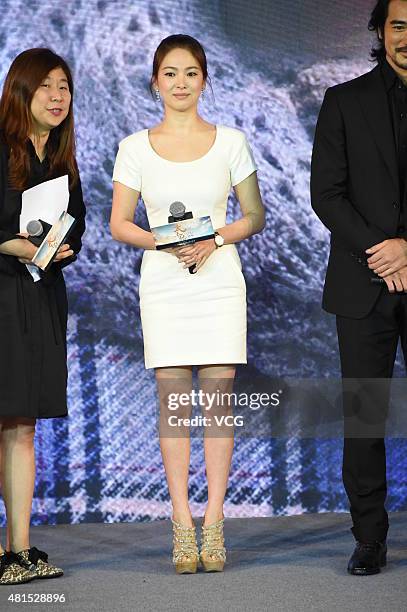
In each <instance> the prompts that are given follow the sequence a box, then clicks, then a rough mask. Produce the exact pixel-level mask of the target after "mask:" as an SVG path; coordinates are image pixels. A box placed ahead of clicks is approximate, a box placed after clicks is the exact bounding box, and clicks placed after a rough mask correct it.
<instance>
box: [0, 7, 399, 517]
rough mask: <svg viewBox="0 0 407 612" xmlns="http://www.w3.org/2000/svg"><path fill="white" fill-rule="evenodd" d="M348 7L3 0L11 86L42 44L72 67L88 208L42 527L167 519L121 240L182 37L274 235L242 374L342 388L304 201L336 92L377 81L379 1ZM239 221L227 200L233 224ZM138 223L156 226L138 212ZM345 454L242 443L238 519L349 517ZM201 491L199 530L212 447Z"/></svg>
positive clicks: (251, 287)
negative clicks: (233, 130) (374, 56)
mask: <svg viewBox="0 0 407 612" xmlns="http://www.w3.org/2000/svg"><path fill="white" fill-rule="evenodd" d="M287 4H288V5H289V7H288V8H287ZM342 5H343V13H342V14H341V15H338V14H337V13H336V11H335V6H334V5H332V3H326V2H315V1H314V0H301V1H300V0H297V1H293V2H290V3H286V2H285V1H284V0H276V1H273V2H272V3H270V2H268V1H267V0H265V1H259V0H252V1H251V2H250V11H249V12H247V10H248V9H247V3H246V2H244V1H234V2H232V1H230V2H229V1H228V0H225V1H220V0H206V2H205V3H202V2H200V1H199V0H176V1H175V0H160V1H159V2H150V1H147V0H137V1H131V0H117V1H110V2H109V1H103V0H98V1H96V0H88V1H87V2H81V0H70V1H69V0H68V1H63V2H62V1H60V0H55V1H50V0H44V1H42V2H36V1H34V0H30V2H28V0H26V1H22V0H20V1H19V0H3V2H2V10H1V11H0V67H1V75H0V76H1V78H2V79H3V78H4V76H5V74H6V72H7V70H8V67H9V65H10V63H11V61H12V59H13V58H14V57H15V56H16V55H17V54H18V53H20V52H21V51H22V50H24V49H26V48H29V47H34V46H49V47H51V48H53V49H54V50H55V51H56V52H58V53H61V54H62V55H64V56H65V57H66V58H67V59H68V61H69V63H70V64H71V66H72V68H73V72H74V78H75V84H76V98H75V113H76V123H77V141H78V161H79V165H80V170H81V176H82V182H83V187H84V193H85V198H86V203H87V207H88V229H87V233H86V238H85V246H84V249H83V251H82V254H81V256H80V259H79V261H78V262H77V263H76V264H75V265H74V266H71V268H69V269H68V270H67V271H66V279H67V284H68V288H69V298H70V313H71V314H70V319H69V330H68V333H69V374H70V377H69V405H70V417H69V419H65V420H61V419H60V420H58V419H56V420H53V421H48V422H39V423H38V429H37V465H38V478H37V484H36V490H35V499H34V515H33V518H34V522H35V523H37V524H38V523H46V522H50V523H58V522H80V521H126V520H146V519H151V518H157V517H167V516H169V513H170V505H169V497H168V492H167V488H166V484H165V479H164V471H163V467H162V463H161V457H160V452H159V444H158V439H157V435H156V404H155V384H154V377H153V373H152V371H149V372H146V371H145V369H144V363H143V346H142V337H141V329H140V320H139V305H138V295H137V286H138V281H139V268H140V260H141V256H142V253H141V252H140V251H137V250H135V249H131V248H130V247H127V246H124V245H120V244H117V243H114V242H113V240H112V239H111V237H110V234H109V228H108V219H109V213H110V205H111V193H112V189H111V173H112V168H113V163H114V159H115V154H116V150H117V144H118V142H119V141H120V140H121V139H122V138H123V137H124V136H126V135H128V134H130V133H131V132H134V131H137V130H140V129H142V128H145V127H149V126H152V125H154V124H155V123H157V122H158V121H159V118H160V114H161V113H160V107H159V105H157V103H155V102H154V101H153V100H152V99H151V97H150V95H149V92H148V81H149V78H150V70H151V64H152V58H153V53H154V50H155V48H156V46H157V44H158V43H159V42H160V40H161V39H162V38H164V37H165V36H167V35H169V34H172V33H178V32H184V33H188V34H191V35H192V36H196V37H197V38H198V39H199V40H200V41H201V42H202V43H203V44H204V46H205V48H206V50H207V55H208V61H209V70H210V74H211V76H212V84H213V89H214V93H215V99H214V100H211V99H210V98H208V97H207V99H206V101H205V102H204V104H203V105H202V107H201V112H202V114H203V116H204V117H205V118H206V119H208V120H209V121H212V122H213V123H219V124H224V125H229V126H232V127H237V128H239V129H242V130H243V131H244V132H245V133H246V135H247V137H248V139H249V141H250V143H251V145H252V149H253V152H254V155H255V158H256V161H257V164H258V166H259V172H258V175H259V180H260V185H261V190H262V193H263V198H264V202H265V204H266V206H267V228H266V230H265V231H264V232H263V233H262V234H261V235H260V236H256V237H254V238H252V239H251V240H249V241H246V242H245V243H244V244H241V245H239V251H240V255H241V258H242V260H243V266H244V272H245V277H246V281H247V289H248V318H249V320H248V325H249V329H248V343H249V345H248V360H249V361H248V366H247V368H243V369H242V370H241V372H240V376H247V377H250V378H253V377H256V376H262V375H268V376H274V377H285V376H290V377H303V378H308V377H314V378H318V377H329V376H339V361H338V354H337V345H336V337H335V329H334V319H333V317H331V316H329V315H327V314H325V313H323V312H322V311H321V308H320V301H321V290H322V282H323V276H324V270H325V264H326V259H327V245H328V233H327V232H326V230H325V229H324V228H323V227H322V226H321V224H320V222H319V221H318V219H316V218H315V216H314V214H313V212H312V210H311V208H310V203H309V195H308V194H309V170H310V154H311V146H312V136H313V129H314V125H315V120H316V116H317V112H318V109H319V106H320V103H321V100H322V96H323V92H324V90H325V89H326V87H327V86H329V85H331V84H334V83H337V82H340V81H344V80H348V79H350V78H352V77H353V76H356V75H357V74H360V73H361V72H364V71H366V70H368V69H369V68H370V67H371V66H370V65H369V62H368V59H367V58H368V51H369V45H370V42H371V41H370V38H369V36H368V34H367V32H366V28H365V24H366V22H367V19H368V14H367V12H368V9H367V8H366V2H365V1H364V0H359V2H355V1H354V0H346V1H343V2H341V6H342ZM238 215H239V209H238V206H237V203H236V201H235V200H234V198H233V197H231V200H230V209H229V220H232V219H234V218H236V217H237V216H238ZM137 222H138V223H141V224H144V225H145V224H146V218H145V213H144V210H143V207H142V206H140V207H139V209H138V212H137ZM396 373H397V374H398V375H400V374H402V370H401V365H400V363H399V364H398V366H397V372H396ZM341 451H342V442H341V441H340V440H339V439H338V440H319V441H318V440H298V439H288V440H267V439H261V438H258V439H253V438H240V439H238V440H237V441H236V445H235V454H234V459H233V465H232V472H231V477H230V486H229V490H228V495H227V501H226V506H225V513H226V516H267V515H273V514H275V515H278V514H293V513H300V512H306V511H310V512H323V511H333V510H345V509H346V508H347V504H346V499H345V495H344V492H343V487H342V483H341V474H340V465H341ZM388 463H389V487H390V491H389V508H390V509H391V510H397V509H400V510H401V509H407V488H406V484H405V479H404V481H403V479H401V478H400V476H399V475H400V474H402V473H404V474H406V473H407V445H406V443H405V441H404V440H391V441H389V443H388ZM190 490H191V499H192V506H193V508H192V509H193V513H194V514H195V515H199V514H203V506H204V503H205V499H206V488H205V471H204V462H203V450H202V441H201V440H200V439H194V440H193V448H192V462H191V478H190ZM0 512H1V513H2V514H1V517H0V518H1V520H2V521H3V522H4V514H3V508H2V506H1V507H0Z"/></svg>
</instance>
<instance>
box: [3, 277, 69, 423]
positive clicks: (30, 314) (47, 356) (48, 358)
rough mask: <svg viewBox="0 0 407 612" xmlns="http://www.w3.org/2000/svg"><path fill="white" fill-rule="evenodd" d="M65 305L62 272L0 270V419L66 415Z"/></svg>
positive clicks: (66, 308) (66, 309)
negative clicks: (34, 274)
mask: <svg viewBox="0 0 407 612" xmlns="http://www.w3.org/2000/svg"><path fill="white" fill-rule="evenodd" d="M21 268H22V266H21ZM67 306H68V305H67V297H66V288H65V282H64V278H63V276H62V272H59V273H58V274H56V275H55V277H54V278H53V279H52V282H51V283H47V282H45V281H44V280H40V281H38V282H36V283H34V282H33V280H32V278H31V275H30V274H29V273H28V271H27V270H26V269H23V271H22V273H20V274H15V275H9V274H3V273H2V272H0V418H2V417H27V418H49V417H63V416H66V415H67V401H66V389H67V365H66V326H67V313H68V307H67Z"/></svg>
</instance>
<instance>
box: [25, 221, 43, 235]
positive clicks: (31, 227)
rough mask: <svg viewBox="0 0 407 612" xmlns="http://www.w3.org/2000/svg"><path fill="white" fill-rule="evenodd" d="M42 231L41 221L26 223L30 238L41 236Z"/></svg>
mask: <svg viewBox="0 0 407 612" xmlns="http://www.w3.org/2000/svg"><path fill="white" fill-rule="evenodd" d="M43 231H44V228H43V226H42V223H41V221H37V220H33V221H29V222H28V223H27V232H28V234H29V235H30V236H41V234H42V232H43Z"/></svg>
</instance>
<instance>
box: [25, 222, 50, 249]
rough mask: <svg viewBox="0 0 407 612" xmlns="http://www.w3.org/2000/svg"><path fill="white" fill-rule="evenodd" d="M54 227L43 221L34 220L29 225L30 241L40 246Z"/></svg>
mask: <svg viewBox="0 0 407 612" xmlns="http://www.w3.org/2000/svg"><path fill="white" fill-rule="evenodd" d="M51 227H52V225H50V224H49V223H46V222H45V221H42V219H38V220H35V219H34V220H32V221H29V222H28V223H27V233H28V238H27V239H28V240H29V241H30V242H32V243H33V244H35V246H38V247H39V246H40V245H41V243H42V242H43V240H44V238H45V236H46V235H47V234H48V232H49V230H50V229H51Z"/></svg>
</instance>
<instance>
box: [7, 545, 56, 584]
mask: <svg viewBox="0 0 407 612" xmlns="http://www.w3.org/2000/svg"><path fill="white" fill-rule="evenodd" d="M17 557H18V559H19V561H20V563H21V565H22V566H23V567H25V568H26V569H28V570H30V571H33V572H35V576H36V578H59V576H62V575H63V573H64V572H63V571H62V570H61V569H60V568H59V567H55V565H51V564H50V563H48V555H47V553H45V552H43V551H42V550H38V548H35V546H33V547H32V548H27V549H26V550H21V551H20V552H19V553H17Z"/></svg>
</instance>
